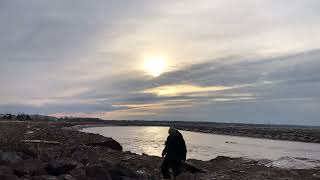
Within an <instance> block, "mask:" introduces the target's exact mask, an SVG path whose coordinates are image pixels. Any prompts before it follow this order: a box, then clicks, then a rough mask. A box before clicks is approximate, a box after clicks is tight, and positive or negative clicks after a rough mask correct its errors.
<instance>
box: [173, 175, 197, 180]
mask: <svg viewBox="0 0 320 180" xmlns="http://www.w3.org/2000/svg"><path fill="white" fill-rule="evenodd" d="M175 179H176V180H195V179H199V177H197V174H191V173H182V174H180V175H179V176H177V177H175Z"/></svg>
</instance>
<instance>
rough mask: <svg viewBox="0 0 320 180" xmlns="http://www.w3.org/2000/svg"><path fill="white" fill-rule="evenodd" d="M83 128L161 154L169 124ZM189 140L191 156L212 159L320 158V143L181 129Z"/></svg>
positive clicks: (127, 148)
mask: <svg viewBox="0 0 320 180" xmlns="http://www.w3.org/2000/svg"><path fill="white" fill-rule="evenodd" d="M81 131H83V132H90V133H96V134H101V135H103V136H106V137H112V138H113V139H115V140H117V141H118V142H120V144H121V145H122V146H123V148H124V151H131V152H134V153H137V154H142V153H145V154H148V155H154V156H161V152H162V150H163V148H164V143H165V140H166V138H167V135H168V127H149V126H146V127H145V126H108V127H90V128H84V129H82V130H81ZM180 132H181V133H182V135H183V136H184V139H185V141H186V145H187V149H188V154H187V158H188V159H200V160H210V159H213V158H215V157H217V156H230V157H245V158H249V159H268V160H278V159H283V158H284V157H292V158H298V159H301V158H307V159H314V160H320V144H315V143H303V142H291V141H279V140H269V139H257V138H248V137H237V136H227V135H214V134H206V133H197V132H189V131H180Z"/></svg>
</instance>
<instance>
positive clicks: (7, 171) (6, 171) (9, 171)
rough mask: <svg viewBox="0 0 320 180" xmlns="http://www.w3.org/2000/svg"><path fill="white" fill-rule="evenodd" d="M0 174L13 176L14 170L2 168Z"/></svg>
mask: <svg viewBox="0 0 320 180" xmlns="http://www.w3.org/2000/svg"><path fill="white" fill-rule="evenodd" d="M0 174H13V170H12V169H11V168H10V167H8V166H0Z"/></svg>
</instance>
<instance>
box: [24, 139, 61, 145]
mask: <svg viewBox="0 0 320 180" xmlns="http://www.w3.org/2000/svg"><path fill="white" fill-rule="evenodd" d="M20 142H25V143H42V144H61V143H60V142H58V141H45V140H21V141H20Z"/></svg>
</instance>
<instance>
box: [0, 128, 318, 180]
mask: <svg viewBox="0 0 320 180" xmlns="http://www.w3.org/2000/svg"><path fill="white" fill-rule="evenodd" d="M74 125H80V126H81V125H84V124H82V123H79V124H76V123H68V122H59V123H54V122H53V123H52V122H50V123H43V122H42V123H36V122H24V123H2V124H1V126H0V155H1V156H0V167H2V169H1V168H0V177H1V178H3V177H11V178H12V179H17V180H19V179H23V178H24V180H26V179H29V180H38V179H41V180H42V179H54V180H56V179H57V180H58V179H59V180H61V179H66V177H69V179H70V177H72V178H73V179H79V180H85V179H88V178H94V179H97V178H98V177H96V176H97V175H99V174H100V175H101V174H103V175H104V177H109V179H121V178H122V179H125V178H126V179H141V180H144V179H145V180H147V179H154V180H158V179H161V176H160V168H159V167H160V164H161V160H162V158H160V157H155V156H149V155H138V154H135V153H131V152H123V151H122V147H121V145H120V144H119V143H118V142H116V141H115V140H113V139H112V138H108V137H103V136H101V135H97V134H92V133H84V132H80V131H76V130H75V129H73V128H72V127H73V126H74ZM89 125H95V124H89ZM25 140H27V141H25ZM50 142H55V143H50ZM57 142H58V143H57ZM39 148H40V149H41V150H40V151H39ZM7 155H9V156H7ZM4 157H7V158H4ZM187 165H189V166H187ZM187 165H186V166H185V170H184V172H183V173H182V174H181V175H180V176H179V177H178V178H177V180H179V179H187V178H189V179H190V178H191V179H194V180H197V179H199V180H206V179H213V178H214V179H217V180H226V179H235V180H241V179H254V178H256V179H276V178H285V179H289V180H294V179H302V178H308V179H319V178H320V169H301V170H294V169H290V170H286V169H280V168H276V167H266V166H264V165H261V163H260V162H258V161H256V160H251V159H245V158H230V157H221V156H219V157H217V158H215V159H212V160H210V161H201V160H194V159H188V160H187ZM4 167H5V168H6V169H7V170H8V171H6V172H3V168H4ZM66 167H68V168H66ZM26 168H27V169H26ZM4 173H9V174H4ZM72 178H71V179H72ZM98 179H99V178H98Z"/></svg>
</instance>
